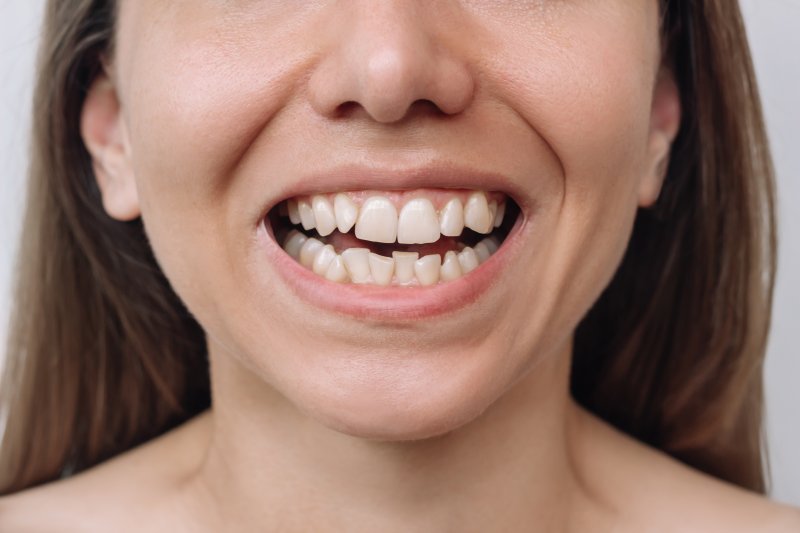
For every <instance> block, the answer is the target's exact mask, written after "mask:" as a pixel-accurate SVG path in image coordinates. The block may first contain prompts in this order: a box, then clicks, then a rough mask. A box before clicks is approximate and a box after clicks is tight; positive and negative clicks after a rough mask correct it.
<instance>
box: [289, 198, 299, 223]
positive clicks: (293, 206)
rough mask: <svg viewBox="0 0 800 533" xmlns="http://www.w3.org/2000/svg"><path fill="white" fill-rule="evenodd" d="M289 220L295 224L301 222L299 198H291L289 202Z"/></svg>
mask: <svg viewBox="0 0 800 533" xmlns="http://www.w3.org/2000/svg"><path fill="white" fill-rule="evenodd" d="M288 211H289V220H290V221H291V222H292V224H294V225H295V226H296V225H298V224H300V222H301V218H300V211H299V210H298V209H297V200H289V202H288Z"/></svg>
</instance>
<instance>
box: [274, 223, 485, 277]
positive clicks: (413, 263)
mask: <svg viewBox="0 0 800 533" xmlns="http://www.w3.org/2000/svg"><path fill="white" fill-rule="evenodd" d="M283 248H284V250H286V252H287V253H288V254H289V255H291V256H292V257H293V258H295V259H296V260H297V261H298V262H299V263H300V264H302V265H303V266H305V267H306V268H308V269H309V270H311V271H312V272H314V273H315V274H317V275H318V276H321V277H324V278H326V279H328V280H330V281H333V282H335V283H358V284H368V283H370V284H375V285H382V286H388V285H391V284H392V283H395V284H397V285H408V286H414V285H420V286H423V287H428V286H431V285H436V284H437V283H439V282H440V281H441V282H449V281H455V280H457V279H459V278H460V277H462V276H464V275H466V274H468V273H469V272H472V271H473V270H475V269H476V268H478V266H480V264H481V263H483V262H484V261H486V260H487V259H489V257H490V256H491V255H492V254H493V253H494V251H496V250H497V248H498V243H497V240H496V239H495V238H494V237H488V238H486V239H484V240H482V241H481V242H480V243H478V244H477V245H475V248H470V247H469V246H467V247H465V248H464V249H463V250H461V251H460V252H459V253H456V252H455V251H452V250H451V251H449V252H447V253H446V254H445V256H444V261H442V258H441V256H439V255H438V254H431V255H426V256H424V257H420V256H419V253H417V252H393V253H392V257H384V256H382V255H378V254H375V253H372V252H370V251H369V250H368V249H367V248H348V249H347V250H344V251H343V252H342V253H341V254H338V253H336V251H335V249H334V248H333V246H332V245H330V244H324V243H322V242H321V241H320V240H318V239H315V238H313V237H311V238H308V237H306V236H305V235H303V234H302V233H300V232H299V231H296V230H295V231H292V232H290V233H289V235H288V236H287V237H286V239H285V240H284V245H283Z"/></svg>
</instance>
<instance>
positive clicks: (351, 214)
mask: <svg viewBox="0 0 800 533" xmlns="http://www.w3.org/2000/svg"><path fill="white" fill-rule="evenodd" d="M333 211H334V213H335V215H336V226H337V227H338V228H339V231H341V232H342V233H347V232H348V231H350V230H351V229H353V226H355V225H356V219H357V218H358V206H357V205H356V203H355V202H354V201H353V200H351V199H350V197H349V196H347V195H346V194H342V193H339V194H337V195H336V197H335V198H334V199H333Z"/></svg>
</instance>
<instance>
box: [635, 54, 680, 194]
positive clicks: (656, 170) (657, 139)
mask: <svg viewBox="0 0 800 533" xmlns="http://www.w3.org/2000/svg"><path fill="white" fill-rule="evenodd" d="M680 124H681V101H680V91H679V90H678V86H677V83H676V82H675V78H674V75H673V74H672V72H671V71H670V70H669V69H668V68H667V67H665V66H662V67H661V70H660V71H659V73H658V78H657V80H656V86H655V90H654V92H653V105H652V110H651V114H650V133H649V138H648V143H647V160H646V163H645V172H644V175H643V176H642V180H641V182H640V184H639V206H640V207H650V206H652V205H653V204H655V202H656V200H658V197H659V195H660V194H661V188H662V186H663V184H664V179H665V178H666V174H667V167H668V166H669V158H670V151H671V149H672V143H673V141H674V140H675V137H676V136H677V134H678V130H679V129H680Z"/></svg>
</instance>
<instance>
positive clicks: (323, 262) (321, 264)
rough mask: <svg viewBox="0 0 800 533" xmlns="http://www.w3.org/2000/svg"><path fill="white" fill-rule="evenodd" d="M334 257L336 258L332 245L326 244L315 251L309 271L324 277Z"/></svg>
mask: <svg viewBox="0 0 800 533" xmlns="http://www.w3.org/2000/svg"><path fill="white" fill-rule="evenodd" d="M334 257H336V250H334V249H333V246H332V245H330V244H326V245H325V246H323V247H322V248H320V249H319V250H318V251H317V255H316V256H315V257H314V264H313V265H312V266H311V270H313V271H314V274H318V275H320V276H324V275H325V273H326V272H327V271H328V267H329V266H331V262H332V261H333V258H334Z"/></svg>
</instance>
